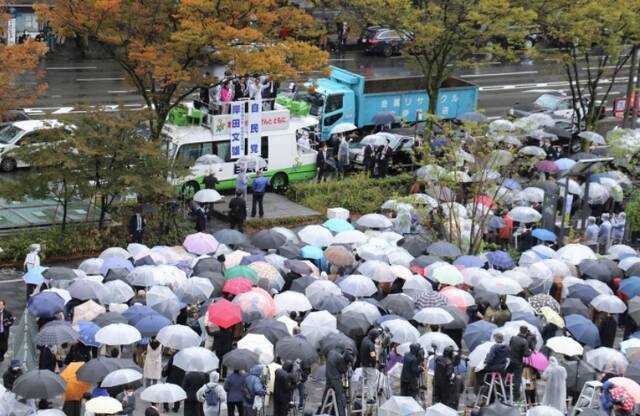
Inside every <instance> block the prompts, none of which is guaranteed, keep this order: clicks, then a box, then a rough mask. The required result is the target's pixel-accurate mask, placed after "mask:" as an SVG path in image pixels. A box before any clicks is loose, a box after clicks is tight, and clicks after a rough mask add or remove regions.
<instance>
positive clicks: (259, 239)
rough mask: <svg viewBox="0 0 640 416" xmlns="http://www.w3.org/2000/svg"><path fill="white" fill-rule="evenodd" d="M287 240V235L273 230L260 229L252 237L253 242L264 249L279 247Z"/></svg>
mask: <svg viewBox="0 0 640 416" xmlns="http://www.w3.org/2000/svg"><path fill="white" fill-rule="evenodd" d="M286 242H287V238H286V237H285V236H283V235H282V234H280V233H279V232H276V231H273V230H262V231H258V232H257V233H255V234H254V235H253V237H251V243H252V244H253V245H254V246H256V247H258V248H260V249H262V250H270V249H277V248H279V247H281V246H282V245H283V244H284V243H286Z"/></svg>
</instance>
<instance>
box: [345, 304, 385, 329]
mask: <svg viewBox="0 0 640 416" xmlns="http://www.w3.org/2000/svg"><path fill="white" fill-rule="evenodd" d="M347 312H353V313H361V314H363V315H364V316H365V317H366V318H367V321H369V323H370V324H371V325H373V324H374V323H375V322H376V321H377V320H378V319H379V318H380V317H381V316H382V315H381V314H380V311H379V310H378V308H377V307H376V306H375V305H373V304H371V303H369V302H364V301H360V300H357V301H355V302H353V303H352V304H350V305H347V306H346V307H345V308H344V309H343V310H342V311H341V313H347Z"/></svg>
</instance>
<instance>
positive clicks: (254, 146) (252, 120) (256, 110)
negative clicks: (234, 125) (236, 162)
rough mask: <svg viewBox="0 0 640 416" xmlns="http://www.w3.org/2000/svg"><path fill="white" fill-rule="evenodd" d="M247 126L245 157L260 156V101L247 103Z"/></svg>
mask: <svg viewBox="0 0 640 416" xmlns="http://www.w3.org/2000/svg"><path fill="white" fill-rule="evenodd" d="M247 124H248V126H247V127H248V129H249V133H248V134H247V146H248V148H247V155H248V156H260V153H261V151H262V149H261V145H262V140H261V139H262V103H261V102H260V101H249V112H248V113H247Z"/></svg>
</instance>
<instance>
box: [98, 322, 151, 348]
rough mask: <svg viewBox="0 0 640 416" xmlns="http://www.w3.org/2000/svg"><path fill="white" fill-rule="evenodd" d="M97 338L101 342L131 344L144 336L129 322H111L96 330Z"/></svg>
mask: <svg viewBox="0 0 640 416" xmlns="http://www.w3.org/2000/svg"><path fill="white" fill-rule="evenodd" d="M95 339H96V341H97V342H99V343H101V344H107V345H129V344H133V343H134V342H137V341H140V339H142V336H141V335H140V332H139V331H138V330H137V329H136V328H135V327H133V326H131V325H127V324H110V325H107V326H105V327H104V328H100V330H99V331H98V332H96V335H95Z"/></svg>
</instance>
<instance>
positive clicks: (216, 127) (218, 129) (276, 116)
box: [209, 102, 290, 137]
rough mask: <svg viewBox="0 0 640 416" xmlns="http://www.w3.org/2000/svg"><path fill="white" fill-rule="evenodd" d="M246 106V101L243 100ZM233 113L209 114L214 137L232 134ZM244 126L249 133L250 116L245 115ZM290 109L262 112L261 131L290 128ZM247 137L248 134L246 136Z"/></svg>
mask: <svg viewBox="0 0 640 416" xmlns="http://www.w3.org/2000/svg"><path fill="white" fill-rule="evenodd" d="M241 103H242V106H243V107H244V103H245V102H241ZM231 119H232V116H231V114H222V115H215V116H212V115H209V126H210V127H211V132H212V133H213V136H214V137H218V136H229V135H230V134H231ZM243 120H244V121H243V122H244V128H245V131H246V132H247V133H248V132H249V131H250V129H249V117H243ZM289 121H290V115H289V110H274V111H261V112H260V132H261V133H262V132H267V131H277V130H287V129H289ZM245 137H246V136H245Z"/></svg>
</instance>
